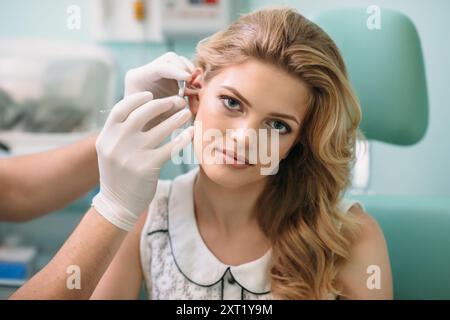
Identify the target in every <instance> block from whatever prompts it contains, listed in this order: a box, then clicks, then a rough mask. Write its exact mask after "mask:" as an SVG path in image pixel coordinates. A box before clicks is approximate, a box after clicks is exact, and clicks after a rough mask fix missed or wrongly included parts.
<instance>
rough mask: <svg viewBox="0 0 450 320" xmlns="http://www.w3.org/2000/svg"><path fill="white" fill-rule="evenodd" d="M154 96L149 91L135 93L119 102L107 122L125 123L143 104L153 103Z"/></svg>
mask: <svg viewBox="0 0 450 320" xmlns="http://www.w3.org/2000/svg"><path fill="white" fill-rule="evenodd" d="M152 99H153V94H152V93H151V92H149V91H144V92H137V93H134V94H132V95H130V96H128V97H126V98H125V99H122V100H121V101H120V102H118V103H117V104H116V105H115V106H114V107H113V109H112V111H111V113H110V114H109V117H108V119H107V122H111V121H113V122H123V121H125V120H126V119H127V117H128V115H129V114H130V113H131V112H133V111H134V110H135V109H137V108H139V107H140V106H142V105H143V104H145V103H147V102H149V101H152Z"/></svg>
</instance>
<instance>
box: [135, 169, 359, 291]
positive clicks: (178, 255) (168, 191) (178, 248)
mask: <svg viewBox="0 0 450 320" xmlns="http://www.w3.org/2000/svg"><path fill="white" fill-rule="evenodd" d="M198 171H199V169H198V167H197V168H195V169H193V170H191V171H189V172H188V173H185V174H183V175H180V176H178V177H176V178H175V179H174V180H173V181H171V180H159V182H158V187H157V191H156V194H155V197H154V199H153V201H152V203H151V204H150V206H149V211H148V216H147V220H146V222H145V225H144V228H143V230H142V234H141V241H140V253H141V264H142V270H143V273H144V278H145V284H146V287H147V291H148V295H149V299H186V300H190V299H202V300H203V299H205V300H206V299H234V300H236V299H238V300H239V299H241V300H247V299H271V298H272V296H271V292H270V279H269V264H270V259H271V251H270V250H269V251H268V252H267V253H266V254H265V255H264V256H262V257H260V258H259V259H257V260H254V261H251V262H248V263H244V264H241V265H238V266H230V265H226V264H224V263H222V262H221V261H220V260H219V259H218V258H216V256H215V255H214V254H213V253H212V252H211V251H210V250H209V249H208V247H207V246H206V244H205V243H204V241H203V239H202V237H201V235H200V233H199V230H198V226H197V222H196V218H195V213H194V200H193V194H194V189H193V187H194V181H195V177H196V176H197V174H198ZM355 203H358V204H359V205H360V206H361V207H362V208H363V209H364V207H363V205H362V204H361V203H360V202H359V201H354V200H352V201H350V200H343V201H342V202H341V204H340V205H341V209H342V212H347V211H348V210H349V209H350V208H351V206H352V205H353V204H355ZM331 298H334V297H331Z"/></svg>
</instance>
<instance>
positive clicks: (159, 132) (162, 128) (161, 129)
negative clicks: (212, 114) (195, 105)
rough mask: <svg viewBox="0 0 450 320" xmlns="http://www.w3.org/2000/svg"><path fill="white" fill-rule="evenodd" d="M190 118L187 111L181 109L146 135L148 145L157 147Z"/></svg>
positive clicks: (189, 112)
mask: <svg viewBox="0 0 450 320" xmlns="http://www.w3.org/2000/svg"><path fill="white" fill-rule="evenodd" d="M191 117H192V113H191V111H190V110H189V109H183V110H180V111H178V112H177V113H175V114H173V115H172V116H170V117H169V118H168V119H166V120H164V121H162V122H161V123H159V124H158V125H156V126H155V127H153V128H152V129H150V130H149V131H148V132H147V133H146V135H147V137H148V141H149V143H151V144H152V145H154V146H157V145H159V144H160V143H161V142H163V141H164V139H165V138H167V137H168V136H169V135H170V134H171V133H172V132H173V131H175V129H177V128H179V127H181V126H182V125H183V124H185V123H186V122H187V121H188V120H189V119H190V118H191Z"/></svg>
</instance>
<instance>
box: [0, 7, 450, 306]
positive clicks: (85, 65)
mask: <svg viewBox="0 0 450 320" xmlns="http://www.w3.org/2000/svg"><path fill="white" fill-rule="evenodd" d="M276 4H279V5H281V4H285V5H289V6H292V7H294V8H296V9H297V10H298V11H299V12H300V13H302V14H303V15H305V16H306V17H308V18H311V19H312V20H313V21H315V22H317V23H318V24H319V25H320V26H321V27H323V28H324V30H326V31H327V32H328V33H329V34H330V36H331V37H332V38H333V39H334V40H335V41H336V43H337V44H338V46H339V47H340V49H341V50H342V53H343V55H344V59H345V60H346V63H347V66H348V68H349V73H350V78H351V81H352V84H353V85H354V87H355V89H356V91H357V94H358V96H359V97H360V99H361V102H362V107H363V120H364V123H363V125H362V129H363V132H364V133H366V136H367V138H368V148H366V150H365V152H360V153H359V154H358V163H357V165H356V167H355V170H354V177H353V179H354V180H353V181H354V185H353V186H352V188H351V190H348V197H353V198H357V199H360V200H361V201H363V203H364V204H365V205H366V210H367V211H368V212H369V213H371V214H373V215H374V216H375V217H376V218H377V220H378V221H379V223H380V225H381V226H382V228H383V231H384V232H385V235H386V238H387V240H388V246H389V249H390V255H391V260H392V261H391V263H392V265H393V271H394V283H395V293H396V298H400V299H401V298H419V299H422V298H425V299H426V298H445V299H449V298H450V170H449V169H448V164H449V163H450V148H449V141H450V133H449V131H448V128H449V125H450V121H449V119H450V99H448V98H447V96H446V95H447V93H448V85H449V80H448V75H449V74H450V60H449V57H450V43H449V42H450V40H449V39H450V38H449V37H448V36H446V30H448V29H449V27H450V26H449V24H450V22H449V20H448V18H447V15H448V12H450V2H448V1H446V0H433V1H420V0H410V1H405V0H390V1H388V0H386V1H382V0H378V1H366V0H346V1H339V2H337V1H332V0H315V1H306V0H297V1H265V0H258V1H256V0H255V1H253V0H242V1H233V0H229V1H220V0H209V1H208V0H196V1H194V0H166V1H164V0H146V1H135V0H71V1H68V0H39V1H37V0H36V1H30V0H0V143H1V145H0V157H9V156H13V155H19V154H27V153H32V152H36V151H40V150H45V149H49V148H53V147H57V146H61V145H64V144H67V143H70V142H73V141H76V140H78V139H80V138H82V137H84V136H86V135H88V134H90V133H92V132H94V131H96V130H98V128H99V127H100V126H101V125H102V123H103V121H104V120H105V117H106V115H107V113H106V112H105V111H104V110H107V109H108V108H111V107H112V106H113V105H114V103H115V102H117V101H119V100H120V99H121V98H122V94H123V82H124V75H125V73H126V71H127V70H129V69H130V68H133V67H137V66H141V65H143V64H146V63H148V62H150V61H152V60H153V59H155V58H156V57H158V56H160V55H162V54H164V53H165V52H167V51H175V52H176V53H178V54H180V55H184V56H186V57H188V58H192V57H193V55H194V53H195V46H196V44H197V42H198V41H199V40H200V39H203V38H204V37H206V36H208V35H210V34H212V33H214V32H216V31H218V30H221V29H223V28H225V27H226V26H227V25H228V24H229V23H230V22H231V21H232V20H233V19H235V18H236V17H238V16H239V15H240V14H242V13H246V12H250V11H253V10H257V9H260V8H263V7H266V6H268V5H276ZM355 10H356V11H355ZM377 14H378V17H379V18H380V20H379V22H380V27H381V28H379V30H378V31H377V30H371V28H370V27H369V22H367V24H365V22H366V20H367V19H369V20H370V17H373V16H376V15H377ZM361 17H363V19H364V24H361V27H360V30H359V29H358V27H357V26H358V25H357V26H356V29H354V28H355V25H352V23H353V22H354V23H355V24H356V23H358V21H359V20H358V19H361ZM375 18H376V17H375ZM375 20H376V19H375ZM367 21H368V20H367ZM346 22H348V23H346ZM372 23H374V28H375V29H377V26H376V21H375V22H374V21H372ZM349 28H353V29H349ZM349 30H353V31H354V32H350V31H349ZM376 32H378V33H376ZM396 44H397V45H396ZM398 44H401V45H398ZM361 57H364V59H362V58H361ZM402 62H404V63H403V64H402ZM394 79H395V81H394ZM396 110H397V111H396ZM391 115H392V116H391ZM365 116H366V117H365ZM390 119H391V122H390V121H389V120H390ZM397 129H398V130H397ZM396 130H397V131H396ZM402 130H403V131H402ZM188 169H189V168H188V167H183V166H175V165H173V164H170V163H168V164H167V165H166V166H165V167H164V169H163V172H162V177H163V178H173V177H174V176H176V175H178V174H180V173H182V172H184V171H186V170H188ZM80 174H82V173H80ZM0 183H1V181H0ZM95 191H96V190H92V192H91V193H89V194H88V195H86V196H85V197H83V198H82V199H79V200H78V201H76V202H75V203H73V204H71V205H69V206H68V207H67V208H65V209H63V210H60V211H58V212H54V213H52V214H50V215H48V216H46V217H43V218H40V219H37V220H34V221H30V222H26V223H21V224H14V223H4V222H0V241H1V243H2V244H3V247H0V248H11V247H15V248H26V250H25V251H23V252H21V257H22V258H23V260H24V261H26V263H28V264H29V265H28V266H29V268H30V271H29V273H28V274H27V276H29V275H30V274H32V273H33V272H34V271H35V270H38V269H39V268H41V267H42V266H43V265H45V264H46V262H47V261H48V260H49V259H50V258H51V257H52V256H53V255H54V253H55V252H56V250H57V249H58V248H59V247H60V246H61V245H62V243H63V242H64V240H65V239H66V238H67V236H68V235H69V234H70V232H71V231H72V230H73V228H74V227H75V226H76V224H77V223H78V221H79V220H80V218H81V217H82V215H83V213H84V212H85V211H86V209H87V208H88V207H89V205H90V199H91V197H92V195H93V194H95ZM447 234H448V236H447ZM9 258H10V256H8V254H7V252H6V251H3V255H2V251H1V250H0V262H1V261H2V259H3V260H7V259H9ZM1 270H2V269H1V266H0V298H5V297H7V296H8V295H9V294H10V293H11V292H12V291H13V290H15V288H16V287H17V285H20V283H21V281H22V280H24V279H22V280H21V279H15V280H14V279H13V280H14V281H12V280H11V279H7V277H5V279H3V282H2V277H1ZM422 272H423V273H426V277H422V278H420V274H421V273H422ZM16 280H17V281H16Z"/></svg>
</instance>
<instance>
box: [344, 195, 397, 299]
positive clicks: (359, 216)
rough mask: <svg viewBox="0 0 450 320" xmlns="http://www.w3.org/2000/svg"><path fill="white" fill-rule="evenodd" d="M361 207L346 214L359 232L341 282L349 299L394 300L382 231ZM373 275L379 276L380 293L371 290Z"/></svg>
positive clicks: (353, 208)
mask: <svg viewBox="0 0 450 320" xmlns="http://www.w3.org/2000/svg"><path fill="white" fill-rule="evenodd" d="M358 204H360V203H354V204H352V205H351V206H350V207H349V209H348V212H347V214H348V215H351V216H352V218H354V219H355V220H356V221H357V223H358V224H359V226H360V230H359V233H358V238H357V239H356V241H354V242H353V245H352V248H351V251H350V259H349V261H347V262H346V263H345V264H344V266H343V268H342V269H341V271H340V273H339V279H340V282H341V283H342V284H343V285H344V289H345V291H346V292H347V294H348V296H349V297H350V298H362V299H391V298H392V278H391V269H390V262H389V254H388V249H387V244H386V240H385V238H384V235H383V231H382V229H381V227H380V226H379V224H378V222H377V221H376V220H375V219H374V218H373V217H372V216H371V215H370V213H368V212H366V210H365V208H364V206H362V205H358ZM344 232H345V231H344ZM374 272H375V273H376V275H378V274H379V275H380V283H379V288H376V289H377V290H372V289H373V288H369V287H368V281H369V280H368V279H369V278H370V276H371V274H372V273H374Z"/></svg>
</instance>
